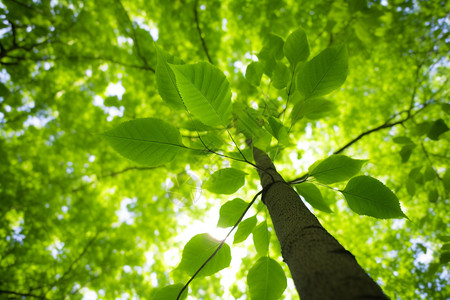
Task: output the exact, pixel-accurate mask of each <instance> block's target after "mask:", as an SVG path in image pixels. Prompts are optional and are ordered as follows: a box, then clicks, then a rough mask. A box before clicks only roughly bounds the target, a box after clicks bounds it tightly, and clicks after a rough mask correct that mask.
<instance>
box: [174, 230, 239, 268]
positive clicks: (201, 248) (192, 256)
mask: <svg viewBox="0 0 450 300" xmlns="http://www.w3.org/2000/svg"><path fill="white" fill-rule="evenodd" d="M219 244H220V241H218V240H216V239H214V238H213V237H211V236H210V235H209V234H207V233H201V234H197V235H196V236H194V237H193V238H192V239H190V240H189V242H187V244H186V246H184V249H183V254H182V256H181V262H180V264H179V265H178V268H179V269H181V270H184V271H186V272H187V273H188V274H189V275H191V276H192V275H194V273H195V272H197V270H198V269H199V268H200V266H201V265H203V263H204V262H205V261H206V260H207V259H208V257H210V256H211V254H213V253H214V251H215V250H216V249H217V247H218V246H219ZM230 262H231V251H230V246H228V245H227V244H226V243H225V244H224V245H223V246H222V248H221V249H220V250H219V251H218V252H217V253H216V255H214V257H213V258H212V259H211V260H210V261H209V262H208V263H207V264H206V265H205V267H204V268H203V269H202V270H201V271H200V272H199V273H198V276H209V275H212V274H214V273H217V272H219V271H220V270H222V269H224V268H226V267H228V266H229V265H230Z"/></svg>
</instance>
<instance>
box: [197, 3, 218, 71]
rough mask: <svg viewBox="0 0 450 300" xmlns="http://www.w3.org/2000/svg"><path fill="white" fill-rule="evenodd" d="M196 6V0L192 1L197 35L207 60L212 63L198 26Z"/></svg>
mask: <svg viewBox="0 0 450 300" xmlns="http://www.w3.org/2000/svg"><path fill="white" fill-rule="evenodd" d="M197 6H198V0H196V1H195V3H194V17H195V25H196V27H197V32H198V36H199V37H200V40H201V42H202V47H203V50H204V51H205V54H206V57H207V58H208V61H209V62H210V63H211V64H214V63H213V61H212V59H211V56H210V55H209V51H208V47H207V46H206V42H205V39H204V38H203V33H202V30H201V28H200V22H199V20H198V11H197Z"/></svg>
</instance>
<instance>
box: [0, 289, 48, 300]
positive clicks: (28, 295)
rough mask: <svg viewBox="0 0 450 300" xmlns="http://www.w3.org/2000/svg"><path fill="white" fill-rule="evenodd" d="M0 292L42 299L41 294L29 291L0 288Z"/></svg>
mask: <svg viewBox="0 0 450 300" xmlns="http://www.w3.org/2000/svg"><path fill="white" fill-rule="evenodd" d="M0 294H8V295H15V296H20V297H33V298H40V299H42V298H43V297H42V296H38V295H34V294H30V293H21V292H15V291H6V290H0Z"/></svg>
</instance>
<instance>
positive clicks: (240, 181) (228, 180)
mask: <svg viewBox="0 0 450 300" xmlns="http://www.w3.org/2000/svg"><path fill="white" fill-rule="evenodd" d="M245 175H246V173H245V172H242V171H241V170H238V169H235V168H225V169H221V170H218V171H216V172H214V173H213V174H212V175H211V177H210V178H209V179H208V181H207V182H206V183H205V184H204V185H203V187H204V188H205V189H207V190H208V191H210V192H211V193H215V194H225V195H230V194H233V193H235V192H236V191H237V190H239V189H240V188H241V187H242V186H243V185H244V183H245Z"/></svg>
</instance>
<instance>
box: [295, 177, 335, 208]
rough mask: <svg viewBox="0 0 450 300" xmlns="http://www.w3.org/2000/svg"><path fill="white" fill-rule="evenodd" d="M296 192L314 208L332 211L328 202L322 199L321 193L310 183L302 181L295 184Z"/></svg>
mask: <svg viewBox="0 0 450 300" xmlns="http://www.w3.org/2000/svg"><path fill="white" fill-rule="evenodd" d="M295 189H296V190H297V192H298V193H299V194H300V195H301V196H302V197H303V198H304V199H305V200H306V202H308V203H309V204H311V206H312V207H314V208H315V209H318V210H321V211H324V212H327V213H331V212H333V211H332V210H331V209H330V207H329V206H328V203H326V202H325V200H323V197H322V193H321V192H320V190H319V189H318V188H317V187H316V186H315V185H314V184H312V183H309V182H303V183H300V184H298V185H296V186H295Z"/></svg>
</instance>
